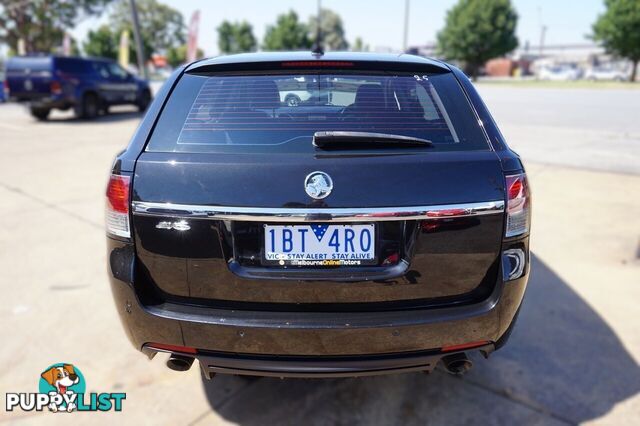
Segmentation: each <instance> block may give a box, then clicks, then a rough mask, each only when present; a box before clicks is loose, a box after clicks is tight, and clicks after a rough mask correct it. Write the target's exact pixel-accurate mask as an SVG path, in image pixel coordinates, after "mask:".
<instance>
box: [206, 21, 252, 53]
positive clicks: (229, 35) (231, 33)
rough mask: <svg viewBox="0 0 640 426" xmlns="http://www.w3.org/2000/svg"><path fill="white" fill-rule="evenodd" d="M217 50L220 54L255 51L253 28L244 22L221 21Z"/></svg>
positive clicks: (218, 29)
mask: <svg viewBox="0 0 640 426" xmlns="http://www.w3.org/2000/svg"><path fill="white" fill-rule="evenodd" d="M216 30H217V31H218V48H219V49H220V52H222V53H242V52H253V51H255V50H256V48H257V47H258V46H257V42H256V38H255V36H254V35H253V27H252V26H251V24H249V23H248V22H246V21H242V22H233V23H232V22H229V21H223V22H222V24H220V26H218V28H216Z"/></svg>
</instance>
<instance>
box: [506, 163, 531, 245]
mask: <svg viewBox="0 0 640 426" xmlns="http://www.w3.org/2000/svg"><path fill="white" fill-rule="evenodd" d="M506 186H507V227H506V231H505V237H515V236H517V235H522V234H526V233H527V232H529V227H530V225H531V194H530V192H529V183H528V182H527V175H526V174H524V173H520V174H517V175H510V176H506Z"/></svg>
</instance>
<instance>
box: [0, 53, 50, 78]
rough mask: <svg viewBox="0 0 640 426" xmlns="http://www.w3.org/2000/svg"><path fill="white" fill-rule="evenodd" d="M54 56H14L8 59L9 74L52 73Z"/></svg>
mask: <svg viewBox="0 0 640 426" xmlns="http://www.w3.org/2000/svg"><path fill="white" fill-rule="evenodd" d="M51 62H52V58H51V57H50V56H42V57H37V56H34V57H19V56H17V57H13V58H11V59H9V61H7V75H20V74H33V73H42V72H45V73H50V72H51V71H52V64H51Z"/></svg>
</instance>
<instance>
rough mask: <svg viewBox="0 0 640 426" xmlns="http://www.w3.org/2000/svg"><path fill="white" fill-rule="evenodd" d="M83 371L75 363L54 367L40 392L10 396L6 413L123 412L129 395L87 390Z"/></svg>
mask: <svg viewBox="0 0 640 426" xmlns="http://www.w3.org/2000/svg"><path fill="white" fill-rule="evenodd" d="M86 388H87V386H86V382H85V380H84V375H83V374H82V372H81V371H80V370H79V369H78V368H77V367H75V366H74V365H72V364H65V363H60V364H53V365H52V366H50V367H49V368H47V369H46V370H44V371H43V372H42V373H41V374H40V382H39V384H38V391H39V392H38V393H7V394H6V410H7V411H13V410H14V409H16V408H19V409H21V410H24V411H34V410H35V411H43V410H44V409H45V408H48V410H49V411H51V412H53V413H59V412H66V413H71V412H73V411H111V410H114V411H122V401H123V400H125V399H126V398H127V394H126V393H123V392H120V393H108V392H103V393H96V392H91V393H89V394H87V393H85V391H86Z"/></svg>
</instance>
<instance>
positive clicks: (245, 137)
mask: <svg viewBox="0 0 640 426" xmlns="http://www.w3.org/2000/svg"><path fill="white" fill-rule="evenodd" d="M336 130H340V131H359V132H375V133H385V134H394V135H402V136H413V137H419V138H422V139H428V140H430V141H432V142H433V143H434V147H435V149H436V150H445V151H451V150H488V149H489V146H488V143H487V140H486V138H485V136H484V133H483V132H482V130H481V128H480V126H479V123H478V121H477V119H476V118H475V115H474V112H473V110H472V109H471V106H470V105H469V102H468V100H467V98H466V96H465V95H464V93H463V91H462V89H461V87H460V85H459V84H458V82H457V80H456V79H455V77H454V76H453V75H452V74H451V73H446V74H434V75H411V74H390V73H379V74H364V73H362V74H346V73H345V74H341V73H335V74H331V73H312V72H305V73H299V74H273V75H213V76H202V75H190V74H185V75H184V76H183V77H182V78H181V79H180V80H179V82H178V83H177V86H176V87H175V89H174V90H173V92H172V94H171V96H170V98H169V99H168V101H167V103H166V105H165V107H164V109H163V111H162V112H161V114H160V118H159V120H158V123H157V126H156V128H155V130H154V132H153V134H152V136H151V139H150V141H149V144H148V145H147V151H156V152H194V153H198V152H202V153H208V152H313V151H314V149H315V148H314V147H313V146H312V144H311V142H312V139H313V135H314V133H315V132H318V131H336Z"/></svg>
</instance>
